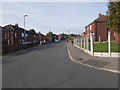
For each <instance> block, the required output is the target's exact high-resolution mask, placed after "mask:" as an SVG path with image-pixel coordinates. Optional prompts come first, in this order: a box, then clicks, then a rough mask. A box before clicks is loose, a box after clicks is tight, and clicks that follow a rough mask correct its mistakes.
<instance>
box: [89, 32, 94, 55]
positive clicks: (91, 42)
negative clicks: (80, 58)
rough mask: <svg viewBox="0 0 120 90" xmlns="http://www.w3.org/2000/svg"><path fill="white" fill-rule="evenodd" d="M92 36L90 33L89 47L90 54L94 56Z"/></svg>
mask: <svg viewBox="0 0 120 90" xmlns="http://www.w3.org/2000/svg"><path fill="white" fill-rule="evenodd" d="M93 43H94V42H93V34H92V33H90V44H91V45H90V46H91V53H92V55H93V56H94V50H93V48H94V47H93Z"/></svg>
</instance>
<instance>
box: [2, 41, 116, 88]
mask: <svg viewBox="0 0 120 90" xmlns="http://www.w3.org/2000/svg"><path fill="white" fill-rule="evenodd" d="M6 57H7V56H6ZM2 70H3V71H2V72H3V83H2V84H3V88H117V87H118V75H117V74H115V73H111V72H106V71H102V70H97V69H94V68H90V67H86V66H83V65H80V64H77V63H74V62H72V61H71V60H70V58H69V56H68V52H67V48H66V44H65V42H64V41H63V42H59V43H52V44H47V45H44V46H41V47H38V48H36V49H34V50H31V51H28V52H25V53H20V54H18V55H15V56H8V57H7V58H6V59H3V66H2Z"/></svg>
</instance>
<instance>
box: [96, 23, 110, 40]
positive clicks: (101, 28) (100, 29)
mask: <svg viewBox="0 0 120 90" xmlns="http://www.w3.org/2000/svg"><path fill="white" fill-rule="evenodd" d="M96 24H97V25H96V29H97V31H96V36H97V37H96V41H97V42H99V41H100V42H103V41H107V36H108V35H107V27H106V23H105V22H102V23H96Z"/></svg>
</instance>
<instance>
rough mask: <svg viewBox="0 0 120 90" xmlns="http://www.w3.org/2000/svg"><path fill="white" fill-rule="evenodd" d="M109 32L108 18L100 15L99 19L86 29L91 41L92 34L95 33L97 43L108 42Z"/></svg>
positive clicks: (113, 38)
mask: <svg viewBox="0 0 120 90" xmlns="http://www.w3.org/2000/svg"><path fill="white" fill-rule="evenodd" d="M108 31H109V30H108V28H107V25H106V16H105V15H102V14H99V15H98V18H97V19H95V20H94V21H93V22H92V23H90V24H89V25H87V26H86V27H85V36H88V38H89V39H90V33H93V34H94V41H95V42H103V41H107V40H108ZM111 40H115V37H114V33H113V32H111Z"/></svg>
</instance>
